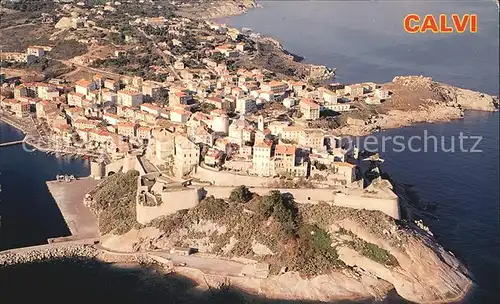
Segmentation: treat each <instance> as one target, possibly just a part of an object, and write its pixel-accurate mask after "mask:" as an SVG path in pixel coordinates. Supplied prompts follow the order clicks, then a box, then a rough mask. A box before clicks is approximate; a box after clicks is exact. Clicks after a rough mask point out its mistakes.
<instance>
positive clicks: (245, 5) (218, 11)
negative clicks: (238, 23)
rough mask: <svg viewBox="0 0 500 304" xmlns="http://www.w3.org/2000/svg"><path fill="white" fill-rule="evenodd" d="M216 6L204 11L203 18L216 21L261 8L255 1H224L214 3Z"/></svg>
mask: <svg viewBox="0 0 500 304" xmlns="http://www.w3.org/2000/svg"><path fill="white" fill-rule="evenodd" d="M214 4H216V5H211V6H210V7H208V8H206V9H205V10H204V11H203V16H202V18H204V19H215V18H224V17H229V16H235V15H241V14H244V13H246V12H247V11H248V9H251V8H256V7H259V5H258V4H257V2H255V0H224V1H217V2H214Z"/></svg>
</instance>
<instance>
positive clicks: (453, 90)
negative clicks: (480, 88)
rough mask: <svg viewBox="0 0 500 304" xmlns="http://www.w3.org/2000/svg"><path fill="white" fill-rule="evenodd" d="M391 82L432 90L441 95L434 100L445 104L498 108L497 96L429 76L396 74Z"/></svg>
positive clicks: (407, 86) (468, 108) (482, 109)
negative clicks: (437, 80) (442, 81)
mask: <svg viewBox="0 0 500 304" xmlns="http://www.w3.org/2000/svg"><path fill="white" fill-rule="evenodd" d="M392 82H393V83H396V84H399V85H402V86H403V87H405V88H406V89H408V90H410V91H421V90H422V89H423V88H425V89H428V90H431V91H434V92H436V93H437V94H438V95H439V96H440V97H441V100H436V101H437V102H440V101H441V103H442V104H444V105H446V106H452V107H453V106H457V107H460V108H461V109H464V110H478V111H495V110H496V109H497V108H498V97H494V96H490V95H488V94H485V93H480V92H475V91H471V90H467V89H462V88H458V87H454V86H450V85H447V84H443V83H440V82H436V81H433V79H432V78H431V77H424V76H397V77H395V78H394V79H393V80H392Z"/></svg>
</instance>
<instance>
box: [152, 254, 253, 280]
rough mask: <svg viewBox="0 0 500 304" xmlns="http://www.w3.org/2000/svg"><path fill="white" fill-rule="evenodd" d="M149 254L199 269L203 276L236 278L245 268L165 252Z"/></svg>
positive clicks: (235, 264)
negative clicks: (213, 275)
mask: <svg viewBox="0 0 500 304" xmlns="http://www.w3.org/2000/svg"><path fill="white" fill-rule="evenodd" d="M150 254H151V255H156V256H159V257H162V258H166V259H169V260H171V261H172V262H173V263H174V265H181V263H184V264H186V265H185V266H186V267H188V268H195V269H199V270H201V271H202V272H203V273H205V274H215V275H222V276H233V277H237V276H240V275H241V274H242V273H243V272H244V267H245V265H244V264H241V263H238V262H233V261H228V260H219V259H209V258H201V257H196V256H193V255H189V256H183V255H176V254H170V253H166V252H150Z"/></svg>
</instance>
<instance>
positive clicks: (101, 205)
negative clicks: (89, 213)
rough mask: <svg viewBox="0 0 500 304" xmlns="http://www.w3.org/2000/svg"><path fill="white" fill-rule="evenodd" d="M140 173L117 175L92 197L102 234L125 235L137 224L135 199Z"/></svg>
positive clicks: (92, 206) (108, 180) (100, 187)
mask: <svg viewBox="0 0 500 304" xmlns="http://www.w3.org/2000/svg"><path fill="white" fill-rule="evenodd" d="M138 176H139V172H137V171H129V172H127V173H121V172H118V173H115V174H113V175H111V176H110V177H108V178H107V179H106V180H105V181H104V182H103V183H102V184H101V185H100V186H99V188H98V189H97V190H96V191H95V193H94V194H93V195H92V205H91V208H92V209H93V210H94V211H95V212H96V213H97V215H98V219H99V230H100V232H101V233H102V234H107V233H111V232H112V233H115V234H124V233H126V232H128V231H129V230H130V229H132V228H133V227H134V226H135V225H136V224H137V221H136V212H135V198H136V193H137V177H138Z"/></svg>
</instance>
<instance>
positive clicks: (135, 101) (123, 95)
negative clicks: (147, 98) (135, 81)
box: [117, 90, 143, 107]
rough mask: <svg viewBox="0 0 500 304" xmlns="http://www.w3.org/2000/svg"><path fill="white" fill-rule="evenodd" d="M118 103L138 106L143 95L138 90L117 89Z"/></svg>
mask: <svg viewBox="0 0 500 304" xmlns="http://www.w3.org/2000/svg"><path fill="white" fill-rule="evenodd" d="M117 101H118V104H120V105H123V106H126V107H138V106H140V105H141V104H142V101H143V95H142V93H139V92H134V91H131V90H120V91H118V99H117Z"/></svg>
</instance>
